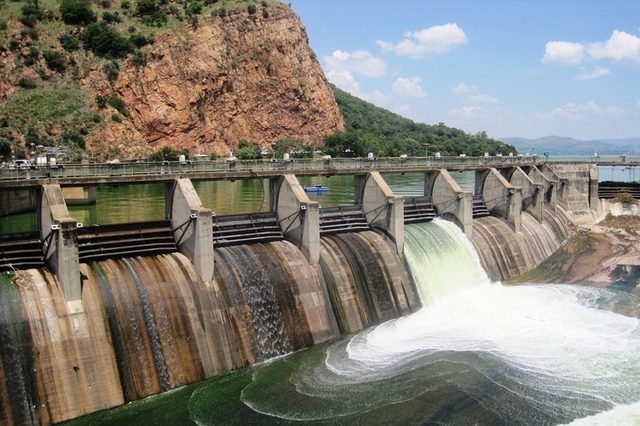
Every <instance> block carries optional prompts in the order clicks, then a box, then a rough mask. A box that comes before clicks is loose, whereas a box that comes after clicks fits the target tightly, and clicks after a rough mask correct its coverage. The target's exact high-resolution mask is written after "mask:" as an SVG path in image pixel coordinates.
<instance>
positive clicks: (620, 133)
mask: <svg viewBox="0 0 640 426" xmlns="http://www.w3.org/2000/svg"><path fill="white" fill-rule="evenodd" d="M292 1H293V2H292V3H291V7H292V9H293V10H294V11H295V12H296V13H297V14H298V15H299V16H300V18H301V20H302V23H303V24H304V25H305V27H306V29H307V34H308V36H309V43H310V45H311V48H312V49H313V50H314V51H315V53H316V54H317V57H318V60H319V61H320V63H321V65H322V67H323V69H324V72H325V74H326V76H327V78H328V79H329V81H330V82H331V83H333V84H335V85H336V86H338V87H339V88H341V89H343V90H345V91H347V92H349V93H351V94H352V95H354V96H357V97H359V98H361V99H363V100H366V101H368V102H371V103H373V104H375V105H377V106H379V107H382V108H385V109H388V110H390V111H392V112H395V113H397V114H400V115H402V116H404V117H407V118H410V119H412V120H414V121H417V122H422V123H427V124H437V123H440V122H442V123H445V124H446V125H447V126H451V127H456V128H459V129H462V130H464V131H465V132H468V133H471V134H475V133H477V132H481V131H486V132H487V134H488V135H489V136H490V137H493V138H503V137H523V138H530V139H535V138H539V137H543V136H549V135H556V136H568V137H572V138H575V139H583V140H593V139H614V138H635V137H640V0H606V1H596V0H580V1H578V0H553V1H552V0H530V1H522V0H509V1H506V0H500V1H498V0H475V1H474V0H446V1H435V0H404V1H398V0H396V1H392V0H368V1H365V0H292Z"/></svg>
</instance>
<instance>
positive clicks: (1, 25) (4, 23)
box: [0, 19, 7, 31]
mask: <svg viewBox="0 0 640 426" xmlns="http://www.w3.org/2000/svg"><path fill="white" fill-rule="evenodd" d="M6 29H7V21H5V20H4V19H3V20H0V31H4V30H6Z"/></svg>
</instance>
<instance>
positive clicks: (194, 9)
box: [189, 0, 204, 15]
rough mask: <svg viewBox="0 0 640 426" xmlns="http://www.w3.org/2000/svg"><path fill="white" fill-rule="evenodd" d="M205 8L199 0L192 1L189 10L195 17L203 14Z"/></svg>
mask: <svg viewBox="0 0 640 426" xmlns="http://www.w3.org/2000/svg"><path fill="white" fill-rule="evenodd" d="M203 7H204V6H203V5H202V2H199V1H198V0H191V4H190V5H189V10H190V11H191V13H193V14H194V15H199V14H200V13H202V8H203Z"/></svg>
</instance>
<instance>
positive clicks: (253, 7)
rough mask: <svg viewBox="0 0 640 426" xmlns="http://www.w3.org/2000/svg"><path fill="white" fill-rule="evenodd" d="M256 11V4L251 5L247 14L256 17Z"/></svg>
mask: <svg viewBox="0 0 640 426" xmlns="http://www.w3.org/2000/svg"><path fill="white" fill-rule="evenodd" d="M256 10H257V9H256V5H255V4H250V5H249V6H247V12H249V15H255V13H256Z"/></svg>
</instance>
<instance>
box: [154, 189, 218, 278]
mask: <svg viewBox="0 0 640 426" xmlns="http://www.w3.org/2000/svg"><path fill="white" fill-rule="evenodd" d="M166 207H167V214H166V216H167V218H169V219H171V228H172V229H173V230H174V238H175V239H176V242H177V243H178V244H177V245H178V250H180V252H181V253H182V254H184V255H185V256H186V257H187V258H189V260H191V263H193V266H195V268H196V270H197V271H198V273H199V274H200V278H202V279H203V280H204V281H211V280H212V279H213V273H214V269H213V268H214V266H213V265H214V262H213V222H212V220H211V214H212V212H211V210H210V209H207V208H204V207H202V203H201V202H200V197H199V196H198V193H197V192H196V190H195V188H194V187H193V184H192V183H191V180H189V179H177V180H176V181H175V182H174V183H173V184H169V185H168V193H167V201H166Z"/></svg>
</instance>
